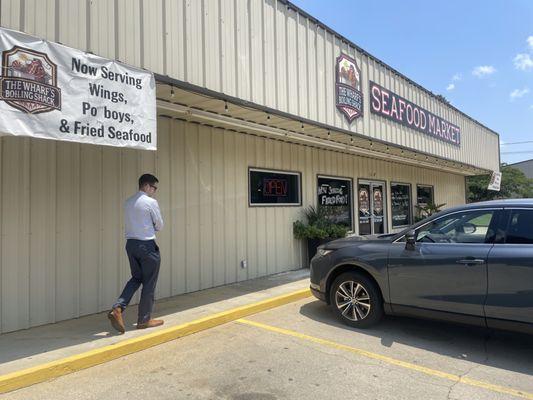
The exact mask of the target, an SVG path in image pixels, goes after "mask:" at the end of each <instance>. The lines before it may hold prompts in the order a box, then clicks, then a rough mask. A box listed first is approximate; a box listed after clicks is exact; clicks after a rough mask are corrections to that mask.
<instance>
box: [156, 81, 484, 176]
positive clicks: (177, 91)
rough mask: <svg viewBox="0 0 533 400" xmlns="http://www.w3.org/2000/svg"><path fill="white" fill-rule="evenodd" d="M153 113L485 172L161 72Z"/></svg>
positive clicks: (421, 163) (379, 156) (341, 149)
mask: <svg viewBox="0 0 533 400" xmlns="http://www.w3.org/2000/svg"><path fill="white" fill-rule="evenodd" d="M156 81H157V91H156V96H157V108H158V113H159V115H164V116H168V117H172V118H178V119H183V120H186V121H190V122H196V123H199V124H203V125H211V126H214V127H219V128H224V129H231V130H235V131H239V132H244V133H248V134H253V135H257V136H263V137H268V138H272V139H276V140H281V141H285V142H291V143H300V144H303V145H308V146H313V147H319V148H325V149H329V150H333V151H338V152H342V153H347V154H354V155H358V156H364V157H371V158H376V159H381V160H387V161H392V162H398V163H402V164H408V165H416V166H420V167H424V168H430V169H436V170H440V171H446V172H452V173H455V174H461V175H479V174H486V173H488V172H489V171H486V170H484V169H481V168H478V167H475V166H472V165H468V164H464V163H459V162H457V161H454V160H449V159H445V158H442V157H437V156H435V155H433V154H429V153H424V152H420V151H415V150H413V149H409V148H406V147H402V146H398V145H396V144H392V143H387V142H384V141H380V140H376V139H374V138H369V137H368V136H365V135H362V134H354V133H353V132H350V131H343V130H339V129H338V128H336V127H332V126H327V125H325V124H321V123H318V122H314V121H310V120H306V119H302V118H300V117H297V116H294V115H290V114H287V113H284V112H281V111H278V110H274V109H270V108H267V107H263V106H259V105H257V104H253V103H250V102H247V101H243V100H240V99H237V98H234V97H231V96H226V95H224V94H221V93H218V92H214V91H211V90H208V89H204V88H201V87H198V86H195V85H191V84H188V83H185V82H181V81H177V80H174V79H171V78H168V77H165V76H161V75H156Z"/></svg>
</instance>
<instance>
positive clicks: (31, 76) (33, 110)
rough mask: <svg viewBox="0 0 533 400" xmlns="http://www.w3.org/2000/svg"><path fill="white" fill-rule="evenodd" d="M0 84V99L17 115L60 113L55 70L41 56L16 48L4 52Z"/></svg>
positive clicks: (40, 54)
mask: <svg viewBox="0 0 533 400" xmlns="http://www.w3.org/2000/svg"><path fill="white" fill-rule="evenodd" d="M1 81H2V85H1V90H2V92H1V94H0V96H1V99H2V100H4V101H5V102H6V103H7V104H9V105H10V106H12V107H15V108H16V109H18V110H20V111H23V112H26V113H30V114H38V113H44V112H47V111H52V110H61V89H59V88H58V87H57V66H56V65H55V64H54V63H53V62H52V61H51V60H50V58H48V56H47V55H46V54H44V53H40V52H38V51H33V50H28V49H25V48H22V47H18V46H15V47H13V48H12V49H11V50H8V51H4V52H3V54H2V78H1Z"/></svg>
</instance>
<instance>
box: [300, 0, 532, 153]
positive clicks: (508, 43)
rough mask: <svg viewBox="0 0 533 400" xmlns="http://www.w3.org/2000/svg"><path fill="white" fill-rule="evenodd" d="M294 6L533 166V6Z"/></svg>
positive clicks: (497, 2)
mask: <svg viewBox="0 0 533 400" xmlns="http://www.w3.org/2000/svg"><path fill="white" fill-rule="evenodd" d="M291 2H292V3H293V4H295V5H296V6H298V7H299V8H301V9H303V10H304V11H306V12H307V13H308V14H310V15H312V16H313V17H315V18H316V19H318V20H320V21H321V22H323V23H324V24H326V25H327V26H329V27H330V28H332V29H333V30H335V31H337V32H338V33H339V34H341V35H343V36H345V37H346V38H347V39H349V40H350V41H351V42H353V43H355V44H357V45H358V46H359V47H361V48H363V49H365V50H366V51H367V52H369V53H370V54H372V55H373V56H375V57H377V58H379V59H380V60H382V61H384V62H385V63H387V64H388V65H390V66H391V67H393V68H395V69H396V70H398V71H399V72H401V73H402V74H403V75H406V76H407V77H409V78H410V79H412V80H413V81H415V82H417V83H418V84H420V85H422V86H423V87H425V88H427V89H429V90H431V91H432V92H433V93H435V94H441V95H443V96H444V97H446V99H448V101H450V103H451V104H452V105H454V106H455V107H457V108H458V109H460V110H461V111H463V112H464V113H466V114H468V115H470V116H471V117H472V118H474V119H476V120H478V121H479V122H481V123H482V124H484V125H485V126H487V127H489V128H491V129H492V130H494V131H496V132H498V133H499V134H500V142H501V160H502V162H506V163H514V162H518V161H522V160H529V159H533V0H505V1H504V0H490V1H486V0H485V1H480V0H460V1H459V0H446V1H427V0H426V1H422V0H402V1H393V0H381V1H360V0H291ZM517 142H531V143H517Z"/></svg>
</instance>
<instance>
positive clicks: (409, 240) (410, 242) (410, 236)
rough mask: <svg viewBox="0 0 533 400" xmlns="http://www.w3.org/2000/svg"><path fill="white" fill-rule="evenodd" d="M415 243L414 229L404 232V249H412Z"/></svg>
mask: <svg viewBox="0 0 533 400" xmlns="http://www.w3.org/2000/svg"><path fill="white" fill-rule="evenodd" d="M415 243H416V231H415V230H414V229H411V230H410V231H409V232H407V233H406V234H405V250H414V249H415Z"/></svg>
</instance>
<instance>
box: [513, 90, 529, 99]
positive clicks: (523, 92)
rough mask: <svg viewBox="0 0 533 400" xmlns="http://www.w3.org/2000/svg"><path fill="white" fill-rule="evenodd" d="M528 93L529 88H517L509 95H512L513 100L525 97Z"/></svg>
mask: <svg viewBox="0 0 533 400" xmlns="http://www.w3.org/2000/svg"><path fill="white" fill-rule="evenodd" d="M528 93H529V89H528V88H524V89H515V90H513V91H512V92H511V94H510V95H509V96H510V97H511V100H514V99H519V98H520V97H524V96H525V95H526V94H528Z"/></svg>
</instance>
